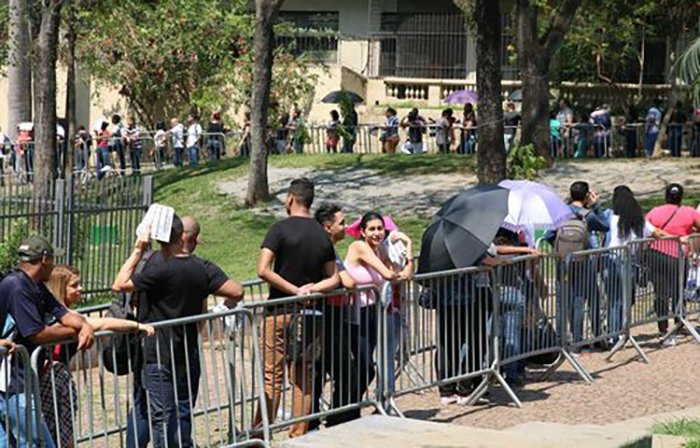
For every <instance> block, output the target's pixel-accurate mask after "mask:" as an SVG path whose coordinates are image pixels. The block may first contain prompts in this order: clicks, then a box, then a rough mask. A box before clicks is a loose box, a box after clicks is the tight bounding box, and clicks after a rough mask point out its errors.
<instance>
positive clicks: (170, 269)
mask: <svg viewBox="0 0 700 448" xmlns="http://www.w3.org/2000/svg"><path fill="white" fill-rule="evenodd" d="M187 235H188V234H186V233H185V231H184V226H183V222H182V220H181V219H180V218H179V217H178V216H177V215H175V217H174V218H173V224H172V228H171V232H170V240H169V241H168V242H166V243H161V246H162V248H161V251H160V253H159V254H154V255H153V256H152V257H151V259H150V260H149V262H148V263H146V265H145V267H144V268H143V270H142V271H141V272H138V273H134V271H135V269H136V266H137V264H138V263H139V261H140V260H141V258H142V256H143V254H144V252H145V251H146V249H147V248H148V245H149V243H150V241H149V238H148V235H142V236H140V237H139V239H138V240H137V242H136V247H135V249H134V251H133V252H132V254H131V256H130V257H129V258H128V259H127V261H126V262H125V263H124V265H123V266H122V268H121V270H120V271H119V274H118V275H117V278H116V280H115V281H114V284H113V285H112V289H113V290H114V291H115V292H131V291H134V290H138V291H139V292H140V293H142V294H144V295H145V300H142V301H140V304H139V305H140V307H139V308H140V309H139V320H140V321H144V322H148V323H155V322H160V321H167V320H172V319H178V318H184V317H190V316H195V315H198V314H200V313H201V312H202V310H203V308H204V304H205V302H206V299H207V298H208V297H209V295H210V294H215V295H222V296H229V295H233V296H237V297H238V299H240V298H242V297H243V290H242V288H241V287H240V285H238V284H236V283H235V282H231V281H229V279H228V277H227V276H226V275H225V274H224V273H223V271H221V269H219V268H218V267H217V266H216V265H214V264H213V263H209V262H204V261H203V260H201V259H199V258H197V257H194V256H192V255H191V254H190V253H189V252H188V251H187V250H186V248H188V247H191V246H190V245H189V242H188V237H187ZM228 288H233V291H228V290H227V289H228ZM198 335H199V332H198V327H197V324H196V323H190V324H182V325H173V326H162V327H160V328H158V329H157V331H156V336H155V337H154V338H148V339H146V341H145V344H144V353H143V364H144V365H143V367H142V371H141V378H140V382H135V388H138V387H142V388H143V391H145V395H146V397H145V398H146V402H147V403H148V409H147V412H142V410H140V409H139V406H138V405H137V404H136V403H135V411H134V413H135V414H136V419H138V420H140V421H138V422H136V426H137V437H138V438H139V440H138V441H137V446H140V447H145V446H146V444H147V443H148V440H147V439H148V438H150V439H152V441H153V446H154V447H155V448H160V447H163V446H170V447H172V446H177V447H192V446H194V444H193V441H192V413H193V407H194V404H195V403H196V401H197V394H198V389H199V377H200V362H199V350H198V347H199V344H198ZM135 392H136V393H135V396H138V395H139V394H138V392H139V391H138V390H136V391H135ZM141 403H143V401H141ZM148 417H150V419H151V421H150V426H151V427H152V431H153V432H152V433H151V434H150V437H148V436H146V437H143V434H142V430H143V428H144V427H147V426H148V424H149V422H148V421H146V422H143V421H142V420H143V419H144V418H148ZM132 418H133V417H132ZM130 420H131V418H130ZM144 423H145V424H144ZM129 442H130V443H133V440H132V439H130V440H129ZM166 444H167V445H166Z"/></svg>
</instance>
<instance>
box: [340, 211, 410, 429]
mask: <svg viewBox="0 0 700 448" xmlns="http://www.w3.org/2000/svg"><path fill="white" fill-rule="evenodd" d="M360 235H361V239H359V240H358V241H355V242H354V243H352V244H351V245H350V247H349V248H348V254H347V256H346V257H345V269H346V271H347V273H348V274H349V275H350V276H351V277H352V278H353V279H354V280H355V282H356V283H357V287H358V288H361V287H365V286H375V287H376V288H377V290H379V289H381V287H382V285H383V284H384V282H385V281H387V280H389V281H391V280H399V279H402V278H404V277H405V276H407V275H410V274H407V273H406V271H402V272H401V273H396V272H394V271H393V270H392V269H391V268H389V267H388V264H389V263H388V260H382V259H381V258H380V255H379V253H380V251H379V249H380V247H381V245H382V242H383V241H384V239H385V238H386V226H385V223H384V218H383V217H382V215H380V214H379V213H375V212H369V213H367V214H365V215H364V216H363V217H362V219H361V220H360ZM409 250H410V248H409ZM378 299H379V298H378V296H377V294H376V293H375V292H374V291H363V292H358V293H356V294H355V307H356V310H357V311H356V319H355V322H354V324H353V338H352V340H353V343H352V352H353V353H352V355H353V357H354V358H355V359H356V360H357V361H358V368H357V372H356V373H355V372H353V374H356V375H357V378H353V380H352V382H351V384H353V393H357V395H356V396H354V397H351V398H352V399H353V400H361V399H362V397H363V396H364V394H365V392H366V391H367V387H368V386H369V384H370V383H371V382H372V381H373V380H374V377H375V375H376V372H375V368H374V351H375V349H376V347H377V307H376V306H374V305H375V304H376V303H377V300H378ZM353 402H355V401H353ZM357 417H359V412H358V415H357Z"/></svg>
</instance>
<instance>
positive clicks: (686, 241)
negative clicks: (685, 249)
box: [680, 235, 690, 244]
mask: <svg viewBox="0 0 700 448" xmlns="http://www.w3.org/2000/svg"><path fill="white" fill-rule="evenodd" d="M680 241H681V243H682V244H688V242H690V236H688V235H686V236H682V237H680Z"/></svg>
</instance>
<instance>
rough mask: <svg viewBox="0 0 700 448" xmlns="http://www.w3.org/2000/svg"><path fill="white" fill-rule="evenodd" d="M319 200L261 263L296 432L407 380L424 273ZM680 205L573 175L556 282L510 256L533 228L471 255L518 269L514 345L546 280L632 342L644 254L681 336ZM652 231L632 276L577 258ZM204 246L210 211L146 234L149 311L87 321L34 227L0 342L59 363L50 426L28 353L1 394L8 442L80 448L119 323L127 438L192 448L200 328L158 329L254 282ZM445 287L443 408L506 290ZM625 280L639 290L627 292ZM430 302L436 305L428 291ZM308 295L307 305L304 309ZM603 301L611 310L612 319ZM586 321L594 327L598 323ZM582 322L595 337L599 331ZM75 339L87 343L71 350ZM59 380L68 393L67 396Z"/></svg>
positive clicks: (691, 223)
mask: <svg viewBox="0 0 700 448" xmlns="http://www.w3.org/2000/svg"><path fill="white" fill-rule="evenodd" d="M174 125H175V126H177V123H174ZM314 198H315V189H314V185H313V183H312V182H311V181H310V180H308V179H306V178H301V179H296V180H294V181H293V182H292V183H291V185H290V187H289V190H288V195H287V198H286V200H285V207H286V210H287V213H288V217H287V218H286V219H284V220H282V221H279V222H278V223H276V224H274V225H273V226H272V227H271V228H270V229H269V231H268V233H267V235H266V236H265V238H264V240H263V242H262V244H261V251H260V254H259V259H258V263H257V273H258V276H259V278H260V279H262V280H263V281H265V282H266V283H267V284H268V285H269V291H270V292H269V297H268V299H269V300H270V301H272V302H270V304H269V306H268V305H264V306H265V312H264V314H263V315H262V319H261V321H260V328H261V330H260V347H261V352H262V362H263V371H264V384H263V388H264V395H265V399H266V402H267V403H266V409H267V420H268V421H269V422H273V421H274V419H275V417H276V416H277V410H278V407H279V405H280V401H281V400H280V397H281V394H282V392H283V389H284V383H285V380H284V377H285V372H287V375H288V377H289V378H288V383H289V384H290V386H291V393H292V400H291V403H292V418H296V419H297V420H296V422H295V423H294V424H293V425H292V427H291V430H290V435H291V436H292V437H296V436H300V435H303V434H305V433H306V432H307V431H309V430H310V429H313V428H316V427H318V425H319V424H320V422H319V421H314V420H309V419H305V418H304V417H305V416H308V415H311V414H312V413H315V412H317V411H319V409H320V406H321V404H320V399H321V391H322V390H323V389H324V387H325V386H326V385H330V387H331V388H332V394H331V395H332V398H331V407H332V408H333V409H340V408H343V407H344V406H346V405H349V404H353V403H358V402H360V401H362V399H363V397H364V396H366V394H367V393H368V392H369V387H370V385H371V384H373V382H374V380H375V378H376V377H377V371H378V369H380V368H382V369H383V371H384V372H389V373H387V375H386V384H384V385H383V387H386V388H387V389H388V390H390V391H391V390H393V388H394V387H395V383H394V381H395V371H396V367H397V366H396V363H395V362H394V361H395V360H396V356H395V355H396V354H397V351H398V349H399V347H400V345H401V342H400V341H401V340H402V339H403V332H404V331H405V330H404V329H405V328H406V326H405V312H406V309H405V302H406V300H407V294H408V292H407V289H405V288H403V287H402V284H405V281H407V280H410V279H411V278H412V277H413V275H414V266H413V250H412V246H413V243H412V241H411V239H410V238H409V237H408V236H407V235H405V234H404V233H402V232H401V231H400V230H399V228H398V226H397V225H396V223H394V221H393V220H392V219H391V218H390V217H388V216H383V215H381V214H380V213H377V212H374V211H372V212H368V213H365V214H364V215H363V216H362V217H361V218H359V219H358V220H357V221H355V222H354V223H352V224H351V225H347V226H346V222H345V216H344V214H343V211H342V208H341V207H340V206H339V205H336V204H330V203H324V204H322V205H320V206H319V207H318V208H317V209H316V211H315V213H312V211H311V210H312V205H313V202H314ZM665 199H666V203H665V204H664V205H661V206H658V207H655V208H653V209H652V210H650V211H649V212H648V213H647V214H646V215H645V213H644V212H643V211H642V208H641V206H640V205H639V203H638V201H637V200H636V198H635V196H634V193H633V192H632V191H631V190H630V189H629V188H628V187H627V186H624V185H620V186H618V187H616V188H615V189H614V190H613V192H612V200H611V203H610V207H609V208H604V207H603V206H602V205H601V203H600V201H599V197H598V195H597V194H596V192H594V191H592V190H591V189H590V187H589V185H588V184H587V183H586V182H583V181H579V182H575V183H573V184H572V185H571V188H570V197H569V209H570V211H571V215H572V218H571V219H570V220H569V221H567V222H565V223H564V224H562V225H561V226H560V227H559V228H558V229H553V230H551V231H550V232H548V234H546V235H545V239H546V240H547V241H549V242H550V244H551V246H552V252H553V253H554V254H557V255H559V258H557V259H558V260H561V261H560V263H561V264H560V266H559V268H558V275H557V284H556V285H551V284H550V285H547V284H545V283H544V282H543V279H542V278H541V276H542V272H538V267H537V266H538V265H537V263H533V264H519V265H507V260H508V259H510V257H514V256H521V255H532V256H534V257H535V258H536V257H537V256H541V255H543V253H542V252H540V250H539V249H538V248H536V247H534V244H533V238H532V235H527V232H526V231H513V229H509V228H507V226H504V227H502V228H500V229H499V231H498V232H497V234H496V237H495V238H494V240H493V243H492V244H491V247H490V248H489V249H488V250H487V251H486V252H485V253H484V254H483V255H482V256H481V257H480V258H479V260H478V261H477V262H475V264H474V266H489V267H496V266H505V267H504V268H503V269H505V273H504V275H503V276H502V277H503V280H502V281H501V283H500V284H499V285H500V288H502V289H501V291H500V296H501V300H500V306H501V311H502V315H503V318H502V319H501V326H502V328H501V332H502V335H503V352H504V353H503V356H504V357H505V358H508V357H517V356H518V355H520V354H522V353H524V352H525V351H526V350H527V347H526V344H527V341H528V340H530V341H531V340H532V338H530V337H527V336H525V333H526V328H529V327H530V325H529V324H528V319H530V318H531V316H538V315H542V314H546V313H545V312H544V311H543V310H542V309H540V306H541V305H540V304H541V303H543V301H544V299H545V297H546V296H547V295H548V292H547V289H548V288H553V287H556V289H557V290H558V291H559V292H561V291H563V290H564V289H566V290H567V294H564V297H567V298H568V299H567V300H568V302H567V306H566V310H567V313H566V316H564V315H563V314H562V313H563V312H564V310H563V309H557V310H556V313H557V316H559V318H563V319H565V320H566V322H567V325H568V327H569V329H570V332H571V341H572V342H573V344H574V345H576V346H579V345H577V344H580V343H585V341H586V340H588V339H591V338H593V339H596V338H599V337H600V336H601V335H604V334H610V335H616V336H617V335H619V334H620V331H621V330H622V325H623V314H622V313H623V305H624V304H623V300H624V299H623V293H622V291H623V290H631V291H632V300H633V301H634V290H635V285H637V284H638V283H639V282H640V281H641V280H640V278H639V277H640V275H641V274H640V270H641V267H642V265H643V266H644V267H646V268H647V269H648V273H649V274H648V275H649V279H648V281H649V282H651V284H652V285H653V290H654V294H655V300H654V310H655V312H656V315H657V317H658V318H659V319H658V330H659V335H660V337H662V338H663V343H664V344H667V345H673V344H674V343H675V340H674V338H673V337H672V336H671V337H669V335H668V334H667V333H668V322H666V321H665V320H664V319H665V318H666V316H668V315H669V307H670V306H671V303H673V301H674V300H676V299H677V298H678V297H679V294H680V291H679V282H678V279H679V276H680V275H681V274H682V273H681V272H679V269H681V267H680V266H681V265H680V263H679V262H678V261H679V257H685V256H686V255H687V253H686V252H684V246H685V245H687V244H688V241H687V237H688V236H689V235H691V234H693V233H695V232H698V231H700V213H699V212H698V211H697V210H696V209H694V208H692V207H689V206H684V205H683V187H682V186H681V185H679V184H670V185H668V187H667V188H666V190H665ZM346 235H349V236H351V237H353V238H355V239H356V241H354V242H353V243H352V244H350V245H349V246H348V249H347V253H346V255H345V257H342V256H341V255H340V254H339V253H338V251H337V250H336V244H337V243H338V242H340V241H341V240H343V239H344V237H345V236H346ZM672 236H675V237H682V239H681V241H680V243H681V244H682V245H683V246H679V241H678V240H665V239H663V238H665V237H672ZM642 238H655V239H658V241H656V242H653V243H651V244H649V245H648V247H647V249H648V250H645V251H639V252H640V253H641V252H644V254H645V255H644V260H643V262H639V263H636V264H634V266H635V268H634V272H629V271H628V270H627V269H628V268H627V267H626V266H628V264H626V263H625V260H623V259H622V257H621V256H619V255H616V253H615V252H610V253H608V254H607V255H606V256H605V257H604V260H603V263H602V264H596V265H594V264H593V263H592V262H591V261H590V260H589V259H582V260H574V259H570V258H568V257H566V256H565V255H569V254H571V253H574V252H578V251H581V250H585V249H590V248H598V247H608V248H619V247H625V246H628V245H630V244H636V243H635V241H636V240H639V239H642ZM199 241H200V227H199V224H198V223H197V221H196V219H194V218H192V217H185V218H182V219H180V218H179V217H178V216H177V215H175V216H174V218H173V224H172V227H171V229H170V236H169V239H168V240H167V241H165V242H161V247H160V250H157V249H156V248H155V247H153V248H152V247H151V241H150V238H149V233H148V232H145V233H143V234H141V235H139V237H138V239H137V241H136V244H135V247H134V249H133V251H132V253H131V255H130V256H129V258H128V259H127V260H126V261H125V263H124V264H123V266H122V267H121V269H120V271H119V273H118V274H117V276H116V279H115V280H114V284H113V290H114V291H115V292H116V293H119V294H124V293H130V294H132V297H133V305H134V307H135V308H136V310H137V312H136V320H123V319H115V318H100V319H96V318H86V317H84V316H82V315H80V314H79V313H77V312H75V311H72V310H71V308H73V307H75V306H76V305H77V303H78V302H79V301H80V299H81V295H82V290H81V283H80V282H81V280H80V274H79V272H77V271H76V270H75V269H73V268H72V267H70V266H55V263H54V259H55V257H56V256H58V255H60V254H59V252H58V251H57V250H55V249H54V248H53V247H52V245H51V244H50V242H49V241H48V240H46V239H45V238H43V237H40V236H32V237H29V238H28V239H26V240H25V241H23V242H22V243H21V244H20V246H19V248H18V251H17V254H18V256H19V260H20V261H19V264H18V266H17V269H16V270H14V271H12V272H11V273H9V274H8V275H7V276H5V277H4V278H3V279H2V281H0V323H2V324H3V325H2V328H3V333H2V334H1V335H0V337H1V338H4V339H3V340H1V341H0V345H2V346H4V347H9V348H10V349H12V347H13V345H14V344H20V345H23V346H25V347H26V348H27V349H28V350H29V351H30V353H31V352H32V351H33V350H35V349H36V348H37V347H45V348H47V350H45V353H44V359H43V362H44V365H45V366H46V369H45V371H52V372H53V374H51V375H47V374H46V373H44V374H43V375H42V376H41V380H40V383H41V384H42V409H41V412H42V415H43V417H44V418H43V419H42V423H41V425H40V427H39V428H35V427H32V426H31V425H29V424H28V422H27V421H26V419H25V418H24V417H23V416H24V415H25V411H26V410H29V411H30V412H33V410H32V409H31V406H30V405H29V403H28V402H27V401H28V398H27V391H26V390H25V387H24V385H25V379H26V376H27V373H26V372H27V369H28V368H29V366H25V365H22V363H21V361H20V362H16V363H15V365H14V367H13V370H12V374H11V375H10V378H11V381H10V383H9V384H7V385H6V387H5V388H4V390H3V391H2V394H1V395H0V421H3V422H5V421H7V422H9V423H10V424H9V426H7V427H5V428H3V426H0V443H2V442H5V441H7V440H10V441H12V443H15V444H18V445H17V446H27V445H26V444H27V443H28V441H27V440H26V436H27V434H30V436H31V437H37V431H40V432H41V433H42V434H43V436H44V438H45V441H46V442H47V443H46V446H48V447H49V448H50V447H51V446H55V445H56V444H58V443H59V441H60V443H61V446H72V441H73V438H74V422H73V420H72V419H71V418H70V416H71V415H76V413H77V412H79V410H77V409H76V408H75V406H76V400H75V398H74V397H75V391H74V390H72V389H71V388H72V387H74V386H72V379H71V373H70V369H69V367H68V366H69V365H70V359H71V358H72V357H73V356H74V355H75V354H76V353H77V352H79V351H82V350H86V349H88V348H90V347H91V345H92V344H93V342H94V332H95V331H98V330H114V331H122V332H129V331H132V332H142V333H144V334H145V335H147V337H146V338H144V342H143V345H142V346H141V349H140V350H141V351H140V355H139V356H140V359H141V362H140V363H139V367H138V371H137V372H135V375H134V381H133V387H134V390H133V399H132V401H131V408H130V410H129V417H128V419H127V430H126V439H127V446H139V447H141V446H146V445H147V444H148V443H149V442H152V443H153V446H155V447H161V446H193V444H192V441H191V433H192V430H193V428H192V419H193V415H192V412H193V406H194V404H195V403H196V402H197V396H198V390H199V383H200V376H201V372H200V369H199V366H200V358H199V356H200V353H199V350H198V343H197V340H198V337H199V327H198V326H197V324H196V323H192V324H183V325H175V326H169V327H161V328H158V330H154V327H153V326H152V325H154V324H157V323H159V322H164V321H169V320H173V319H179V318H186V317H192V316H196V315H199V314H201V313H202V312H204V311H206V301H207V298H208V297H209V296H210V295H215V296H218V297H222V298H223V299H224V302H223V306H224V308H225V309H228V308H233V307H235V306H236V305H237V304H238V303H239V302H240V301H241V300H242V299H243V295H244V291H243V288H242V287H241V285H240V284H239V283H237V282H235V281H234V280H231V279H229V278H228V277H227V276H226V274H225V273H224V272H223V271H222V270H221V269H220V268H219V267H218V266H216V264H214V263H212V262H211V261H208V260H205V259H202V258H200V257H198V256H196V255H195V251H196V248H197V245H198V243H199ZM300 254H303V256H299V255H300ZM638 261H639V260H638ZM601 273H603V275H602V279H603V280H602V284H603V286H602V291H603V292H604V294H605V296H606V297H607V300H606V301H605V304H603V301H602V299H601V295H602V292H600V291H598V289H599V288H597V287H592V285H599V283H600V282H599V278H601V277H600V276H601ZM564 279H566V280H564ZM443 280H444V281H440V282H437V283H436V284H433V285H430V286H427V285H423V286H424V287H423V293H422V294H421V298H420V303H421V304H422V305H423V306H424V307H426V308H427V309H434V310H435V312H436V314H435V322H436V324H435V325H436V328H435V332H436V336H435V338H436V341H435V344H436V346H437V348H436V351H435V356H434V362H435V370H436V374H437V378H438V380H444V381H445V382H444V384H442V385H441V386H440V387H439V391H440V396H441V403H442V404H443V405H450V404H452V403H455V402H462V401H464V400H465V399H466V398H467V397H469V396H471V395H472V394H473V393H474V391H475V390H476V388H477V387H478V385H479V383H480V381H481V379H480V378H479V377H472V378H470V379H468V380H462V381H449V380H450V379H453V378H456V377H459V376H462V375H464V374H465V373H470V372H478V371H479V370H480V369H481V368H482V366H483V362H484V356H485V355H486V353H487V352H488V347H487V343H488V341H489V340H490V332H492V331H493V327H492V321H491V316H492V314H493V312H494V310H493V294H494V291H493V284H491V283H490V282H489V281H488V280H487V281H482V280H483V279H480V277H479V275H475V276H467V277H464V276H455V277H448V278H446V279H443ZM623 284H628V288H622V287H621V285H623ZM341 286H342V287H344V288H346V291H348V292H346V293H338V294H337V295H336V296H332V297H328V298H327V299H324V300H323V301H322V302H321V301H319V302H304V301H298V302H293V303H290V302H285V301H280V300H279V299H283V298H286V297H292V296H307V295H310V294H315V293H329V292H332V291H335V290H337V289H338V288H339V287H341ZM426 295H427V296H429V297H428V298H427V299H426V298H424V297H423V296H426ZM558 295H559V293H557V296H558ZM275 301H277V302H275ZM314 303H316V305H319V304H322V305H323V306H316V305H314ZM429 303H432V305H429ZM378 304H381V306H383V307H385V309H386V310H387V311H386V318H385V319H386V321H385V322H384V323H383V325H382V328H383V334H384V335H385V336H384V340H383V341H382V342H383V344H384V345H383V347H382V348H381V349H382V350H386V352H385V353H388V356H385V358H386V359H388V360H389V361H388V365H386V366H377V365H376V363H377V361H376V360H377V359H378V356H379V355H378V354H377V350H379V348H378V347H377V344H378V342H379V341H378V339H377V335H378V326H379V325H380V323H379V322H378V315H379V314H378V313H377V312H376V309H377V308H376V307H377V305H378ZM559 305H560V300H559V299H558V300H557V306H559ZM300 306H301V307H302V308H303V309H305V310H306V311H304V312H301V309H300V308H299V307H300ZM603 306H605V307H607V309H606V310H604V311H605V312H603V310H601V308H602V307H603ZM586 320H589V321H590V322H589V324H588V325H585V321H586ZM545 321H546V319H545ZM604 326H605V327H607V328H606V330H604V329H603V327H604ZM584 328H589V329H590V332H589V333H585V330H584ZM548 331H558V329H556V330H555V329H550V330H548ZM290 335H305V336H300V337H301V342H300V341H299V340H297V339H296V336H295V337H290ZM69 338H74V339H75V340H76V341H77V342H75V343H69V344H66V343H62V341H64V340H66V339H69ZM6 339H11V340H12V341H7V340H6ZM599 342H603V343H604V344H610V343H612V344H614V343H616V342H617V341H615V340H610V341H607V340H605V341H599ZM550 362H553V361H550ZM527 363H528V360H518V361H516V362H512V363H508V364H507V365H506V366H505V367H504V368H503V372H504V374H505V376H506V381H507V382H508V383H510V384H511V385H515V386H517V385H519V384H521V383H522V381H523V380H524V375H525V366H526V365H527ZM46 381H48V385H46V384H44V382H46ZM52 382H53V384H54V385H58V386H59V387H57V388H55V389H52V386H51V384H52ZM56 390H57V391H58V393H56V392H55V391H56ZM44 392H45V393H44ZM71 397H73V398H71ZM71 407H73V408H72V409H71ZM359 416H360V410H359V408H352V409H349V410H345V411H343V412H340V413H337V414H334V415H332V416H329V417H327V419H326V425H327V426H331V425H334V424H338V423H342V422H345V421H348V420H351V419H355V418H359ZM263 420H264V419H263V414H262V408H260V407H259V408H258V410H257V413H256V415H255V418H254V422H253V424H254V425H255V426H259V425H261V424H262V422H263ZM57 422H58V424H57ZM173 428H176V429H177V430H173ZM3 429H7V430H8V431H3ZM232 430H233V429H232ZM3 446H7V442H5V443H3Z"/></svg>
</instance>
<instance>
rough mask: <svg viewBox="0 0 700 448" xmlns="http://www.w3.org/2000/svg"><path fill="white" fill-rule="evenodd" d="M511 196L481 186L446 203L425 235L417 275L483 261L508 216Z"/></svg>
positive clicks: (497, 187) (490, 186)
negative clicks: (509, 197)
mask: <svg viewBox="0 0 700 448" xmlns="http://www.w3.org/2000/svg"><path fill="white" fill-rule="evenodd" d="M508 193H509V191H508V190H507V189H505V188H502V187H499V186H497V185H478V186H476V187H473V188H470V189H468V190H465V191H463V192H461V193H459V194H457V195H456V196H453V197H452V198H450V199H449V200H448V201H447V202H445V203H444V204H443V206H442V207H441V208H440V210H439V211H438V212H437V214H436V215H435V217H434V218H433V221H432V222H431V224H430V226H428V228H427V229H426V231H425V233H423V239H422V244H421V251H420V258H419V259H418V273H419V274H420V273H425V272H436V271H442V270H447V269H454V268H463V267H468V266H472V265H473V264H474V263H475V262H476V261H477V260H478V259H479V258H481V256H483V254H484V253H485V252H486V250H487V249H488V248H489V246H490V245H491V242H492V241H493V238H494V237H495V236H496V232H498V228H499V227H500V226H501V225H502V224H503V220H504V219H505V217H506V215H507V214H508Z"/></svg>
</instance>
